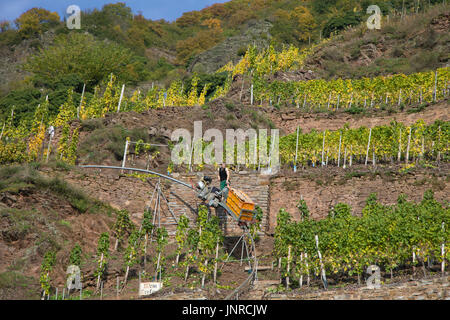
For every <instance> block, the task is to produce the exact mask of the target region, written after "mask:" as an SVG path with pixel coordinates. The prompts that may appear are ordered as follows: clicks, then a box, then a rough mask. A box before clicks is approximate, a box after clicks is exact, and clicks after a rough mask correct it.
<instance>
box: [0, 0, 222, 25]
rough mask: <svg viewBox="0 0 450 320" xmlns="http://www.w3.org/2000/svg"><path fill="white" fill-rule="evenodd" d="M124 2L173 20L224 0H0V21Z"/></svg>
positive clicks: (151, 15)
mask: <svg viewBox="0 0 450 320" xmlns="http://www.w3.org/2000/svg"><path fill="white" fill-rule="evenodd" d="M116 2H125V3H126V5H127V6H129V7H131V8H132V10H133V12H134V13H138V11H142V14H143V15H144V17H146V18H148V19H152V20H159V19H165V20H168V21H173V20H175V19H176V18H178V17H180V16H181V15H182V14H183V12H187V11H192V10H201V9H203V8H205V7H206V6H209V5H211V4H214V3H218V2H226V0H131V1H126V0H122V1H116V0H0V21H1V20H14V19H16V18H17V17H18V16H20V15H21V14H22V13H23V12H25V11H27V10H28V9H31V8H33V7H42V8H45V9H47V10H50V11H56V12H58V14H59V15H60V17H63V16H64V15H65V11H66V9H67V7H68V6H69V5H72V4H75V5H77V6H79V7H80V8H81V10H86V9H94V8H98V9H100V8H101V7H102V6H103V5H104V4H106V3H116Z"/></svg>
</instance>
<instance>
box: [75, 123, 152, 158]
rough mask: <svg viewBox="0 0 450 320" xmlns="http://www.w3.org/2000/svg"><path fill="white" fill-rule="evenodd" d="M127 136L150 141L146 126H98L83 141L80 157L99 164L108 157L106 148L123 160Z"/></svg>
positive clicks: (136, 139)
mask: <svg viewBox="0 0 450 320" xmlns="http://www.w3.org/2000/svg"><path fill="white" fill-rule="evenodd" d="M127 137H130V139H131V140H132V141H139V140H142V141H144V142H150V141H149V136H148V134H147V131H146V129H145V128H134V129H131V130H127V129H125V128H124V127H122V126H120V125H116V126H114V127H108V128H98V129H95V130H94V131H92V133H91V134H90V135H89V137H88V138H87V139H85V140H84V141H82V142H81V144H80V147H79V154H80V157H84V158H85V159H86V161H88V162H89V163H94V164H99V163H102V162H103V160H105V159H106V158H108V153H107V152H105V149H106V150H107V151H109V152H110V153H112V154H113V156H114V157H115V159H116V160H118V161H121V160H122V159H123V152H124V149H125V140H126V138H127Z"/></svg>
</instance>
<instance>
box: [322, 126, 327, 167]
mask: <svg viewBox="0 0 450 320" xmlns="http://www.w3.org/2000/svg"><path fill="white" fill-rule="evenodd" d="M325 132H326V131H324V132H323V141H322V167H323V166H324V164H325V162H324V156H325Z"/></svg>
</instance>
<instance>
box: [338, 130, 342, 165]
mask: <svg viewBox="0 0 450 320" xmlns="http://www.w3.org/2000/svg"><path fill="white" fill-rule="evenodd" d="M341 145H342V132H341V133H340V135H339V152H338V168H339V167H340V165H341Z"/></svg>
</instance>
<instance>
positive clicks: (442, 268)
mask: <svg viewBox="0 0 450 320" xmlns="http://www.w3.org/2000/svg"><path fill="white" fill-rule="evenodd" d="M444 232H445V223H444V222H442V233H443V234H444ZM441 256H442V262H441V273H442V276H444V275H445V242H442V244H441Z"/></svg>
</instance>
